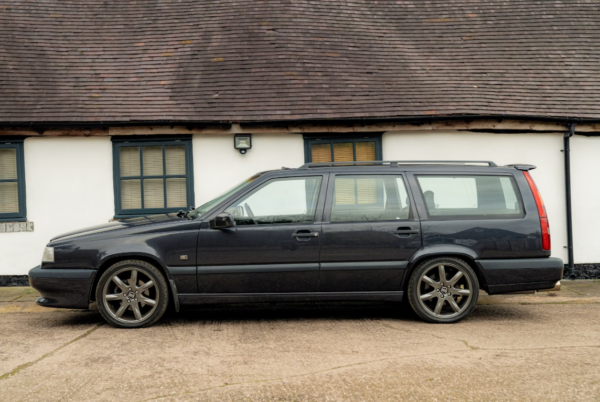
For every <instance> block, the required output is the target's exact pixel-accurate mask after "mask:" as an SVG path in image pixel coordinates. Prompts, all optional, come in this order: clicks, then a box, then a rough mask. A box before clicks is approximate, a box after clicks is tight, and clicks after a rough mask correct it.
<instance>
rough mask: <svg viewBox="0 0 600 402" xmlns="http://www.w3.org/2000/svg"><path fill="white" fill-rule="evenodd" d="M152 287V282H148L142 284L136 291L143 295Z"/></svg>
mask: <svg viewBox="0 0 600 402" xmlns="http://www.w3.org/2000/svg"><path fill="white" fill-rule="evenodd" d="M152 286H154V282H152V281H148V282H146V283H144V284H143V285H142V286H140V287H139V288H138V290H139V291H140V293H144V292H145V291H146V290H148V289H149V288H151V287H152Z"/></svg>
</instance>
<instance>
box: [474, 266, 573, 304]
mask: <svg viewBox="0 0 600 402" xmlns="http://www.w3.org/2000/svg"><path fill="white" fill-rule="evenodd" d="M476 262H477V264H478V265H479V267H480V268H481V271H482V272H483V276H484V278H485V281H486V283H487V287H488V293H489V294H490V295H496V294H500V293H510V292H521V291H526V290H542V289H550V288H554V287H555V285H556V283H557V282H558V281H560V280H561V279H562V276H563V270H564V263H563V261H562V260H561V259H560V258H554V257H548V258H519V259H506V260H477V261H476Z"/></svg>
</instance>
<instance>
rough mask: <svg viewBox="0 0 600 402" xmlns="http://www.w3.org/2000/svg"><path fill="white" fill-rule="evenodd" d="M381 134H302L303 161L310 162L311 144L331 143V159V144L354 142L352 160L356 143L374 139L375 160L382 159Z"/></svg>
mask: <svg viewBox="0 0 600 402" xmlns="http://www.w3.org/2000/svg"><path fill="white" fill-rule="evenodd" d="M381 135H382V134H372V133H371V134H367V135H354V134H349V135H335V136H334V135H331V134H323V135H318V134H304V162H305V163H311V162H312V153H311V152H310V150H311V148H312V145H313V144H332V147H331V160H332V161H333V144H334V143H336V142H351V143H353V144H354V160H356V143H357V142H373V141H375V160H378V161H380V160H383V150H382V146H381Z"/></svg>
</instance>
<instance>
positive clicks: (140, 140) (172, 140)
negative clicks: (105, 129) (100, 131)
mask: <svg viewBox="0 0 600 402" xmlns="http://www.w3.org/2000/svg"><path fill="white" fill-rule="evenodd" d="M111 140H112V142H113V187H114V194H115V216H114V217H115V218H116V219H123V218H133V217H140V216H148V215H157V214H164V213H170V212H178V211H179V210H180V209H182V208H183V207H177V208H167V207H166V205H167V184H166V179H170V178H185V179H186V193H187V200H186V202H187V206H186V207H185V208H187V209H189V208H190V207H192V206H195V201H194V199H195V194H194V162H193V149H192V137H191V136H189V135H187V136H136V137H112V138H111ZM170 145H183V146H184V147H185V170H186V174H185V175H167V171H166V158H165V152H166V151H165V146H170ZM128 146H131V147H140V176H131V177H121V172H120V170H121V164H120V160H119V151H120V149H121V148H123V147H128ZM146 146H161V147H162V150H163V175H160V176H144V162H143V160H144V159H143V155H142V147H146ZM153 178H154V179H163V201H164V204H163V205H165V207H164V208H148V209H143V208H142V209H122V208H121V180H122V179H139V180H140V186H141V188H140V191H141V197H142V206H143V205H144V181H143V179H153Z"/></svg>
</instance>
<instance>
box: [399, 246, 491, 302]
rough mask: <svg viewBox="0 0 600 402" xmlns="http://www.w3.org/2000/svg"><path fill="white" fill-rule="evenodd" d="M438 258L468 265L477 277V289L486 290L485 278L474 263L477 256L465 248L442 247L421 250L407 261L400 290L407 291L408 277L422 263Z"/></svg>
mask: <svg viewBox="0 0 600 402" xmlns="http://www.w3.org/2000/svg"><path fill="white" fill-rule="evenodd" d="M438 257H457V258H460V259H461V260H463V261H464V262H466V263H467V264H469V266H470V267H471V268H472V269H473V271H474V272H475V275H477V280H478V281H479V287H480V288H481V289H483V290H485V291H487V290H488V287H487V282H486V280H485V276H484V275H483V272H482V271H481V267H480V266H479V265H478V264H477V263H476V262H475V260H477V257H478V256H477V254H476V253H475V252H474V251H473V250H471V249H468V248H466V247H444V248H432V249H422V250H419V251H418V252H417V253H415V255H413V257H412V258H411V259H410V260H409V262H408V266H407V267H406V269H405V270H404V276H403V278H402V290H403V291H404V292H406V291H407V289H408V282H409V280H410V276H411V275H412V273H413V271H414V270H415V269H416V268H417V267H418V266H419V264H421V263H422V262H423V261H426V260H430V259H433V258H438Z"/></svg>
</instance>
